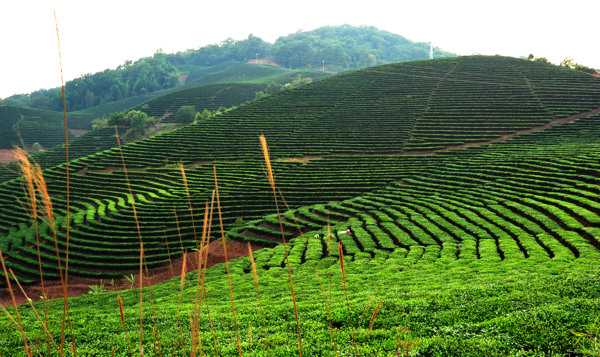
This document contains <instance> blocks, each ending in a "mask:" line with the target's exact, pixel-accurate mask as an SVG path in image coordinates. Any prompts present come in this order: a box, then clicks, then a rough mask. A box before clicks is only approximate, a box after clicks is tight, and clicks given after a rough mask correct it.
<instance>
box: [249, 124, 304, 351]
mask: <svg viewBox="0 0 600 357" xmlns="http://www.w3.org/2000/svg"><path fill="white" fill-rule="evenodd" d="M259 139H260V145H261V147H262V151H263V154H264V157H265V162H266V165H267V177H268V179H269V183H270V184H271V189H272V190H273V198H274V199H275V209H276V210H277V219H278V220H279V228H280V230H281V238H282V240H283V250H284V251H285V261H286V264H287V268H288V276H289V279H290V288H291V291H292V302H293V304H294V314H295V317H296V327H297V329H298V350H299V353H300V357H302V334H301V332H300V319H299V318H298V306H297V304H296V294H295V292H294V280H293V279H292V268H291V267H290V259H289V254H288V249H287V243H286V241H285V234H284V230H283V223H282V222H281V213H280V212H279V203H278V200H277V191H276V189H275V177H274V175H273V168H272V167H271V159H270V157H269V147H268V146H267V139H266V138H265V136H264V135H261V136H260V137H259Z"/></svg>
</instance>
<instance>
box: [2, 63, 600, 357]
mask: <svg viewBox="0 0 600 357" xmlns="http://www.w3.org/2000/svg"><path fill="white" fill-rule="evenodd" d="M598 120H600V80H599V79H597V78H594V77H592V76H589V75H586V74H583V73H581V72H578V71H574V70H569V69H565V68H559V67H555V66H552V65H548V64H543V63H535V62H530V61H526V60H519V59H514V58H507V57H499V56H495V57H481V56H474V57H460V58H445V59H436V60H424V61H413V62H405V63H395V64H388V65H382V66H377V67H371V68H368V69H364V70H358V71H351V72H345V73H342V74H339V75H335V76H332V77H329V78H326V79H323V80H320V81H315V82H313V83H310V84H308V85H305V86H302V87H299V88H297V89H293V90H289V91H284V92H280V93H277V94H273V95H270V96H267V97H265V98H264V99H262V100H260V101H256V102H252V103H250V104H248V105H245V106H243V107H240V108H237V109H236V110H232V111H230V112H227V113H225V114H224V115H221V116H218V117H213V118H210V119H208V120H206V121H203V122H200V123H197V124H193V125H188V126H185V127H182V128H180V129H177V130H174V131H172V132H169V133H165V134H161V135H157V136H155V137H152V138H149V139H146V140H142V141H139V142H135V143H131V144H128V145H125V146H123V148H122V150H120V149H118V148H113V149H109V150H106V151H103V152H99V153H96V154H92V155H89V156H85V157H81V158H78V159H76V160H73V161H71V162H70V165H69V172H70V177H69V178H70V199H71V204H70V218H69V221H67V220H66V218H65V212H66V200H65V184H66V175H65V173H66V165H65V164H61V165H58V166H55V167H52V168H47V169H45V170H44V177H45V178H46V180H47V183H48V189H49V192H50V197H52V200H53V201H52V202H53V206H54V212H55V215H56V227H57V230H56V237H57V240H56V245H57V246H58V247H59V250H60V254H61V259H62V260H63V264H62V265H63V266H64V265H65V263H66V261H65V260H64V254H65V251H66V242H67V233H66V231H67V230H66V228H67V226H68V227H69V237H68V239H69V262H68V264H69V276H72V277H86V278H95V279H98V280H99V279H101V278H102V279H111V278H118V277H122V276H123V275H129V274H132V273H135V272H136V271H137V270H138V269H139V259H140V241H141V242H143V253H144V257H145V261H146V263H147V266H148V267H149V268H157V267H161V266H165V265H168V264H170V263H171V262H172V260H173V259H175V258H177V257H181V256H182V255H183V254H184V251H186V250H187V251H192V250H193V249H195V248H197V244H198V240H199V238H198V237H199V236H200V231H201V229H200V228H199V227H200V225H201V224H200V222H203V221H204V219H205V213H204V212H205V208H206V207H207V204H208V203H210V202H211V197H212V195H213V190H214V189H215V182H214V180H215V178H214V175H215V172H216V176H217V177H218V181H219V196H220V206H221V209H222V216H223V222H224V226H225V229H224V232H223V233H224V234H226V235H227V237H228V239H229V240H232V241H238V242H243V243H246V242H250V243H251V244H252V245H253V246H255V247H265V248H263V249H262V250H260V251H259V252H256V254H255V257H256V267H257V269H258V274H259V275H260V276H261V277H262V278H261V279H263V280H261V289H263V290H264V291H266V296H267V298H266V299H267V300H264V301H269V302H270V304H271V305H272V310H271V311H269V312H267V313H266V317H267V319H268V320H269V325H268V326H267V330H269V331H270V333H271V336H272V339H270V341H271V342H270V343H272V346H273V349H274V350H275V351H278V352H277V353H284V351H288V352H289V351H292V352H290V353H293V354H296V353H297V352H298V348H299V346H298V345H297V342H298V340H297V335H295V331H296V330H295V329H296V324H295V321H294V318H293V310H291V308H290V307H289V305H290V304H289V303H288V302H289V299H290V295H289V294H287V293H285V292H282V291H281V290H282V289H281V287H282V286H285V287H287V286H289V283H290V281H288V280H286V279H287V277H288V274H287V271H288V268H287V266H288V261H289V266H290V268H289V269H290V273H289V274H290V276H292V275H293V276H294V279H296V280H295V283H296V284H297V296H296V298H297V300H298V303H299V305H300V321H301V324H299V325H298V329H303V330H304V332H305V334H304V335H303V338H304V339H306V344H305V346H309V347H307V348H308V351H312V352H306V353H308V354H311V353H312V354H316V353H319V352H318V351H322V350H327V351H329V352H331V353H333V352H334V350H335V351H337V350H339V351H341V352H343V353H350V354H354V353H355V350H356V351H357V352H358V349H359V348H360V350H361V351H362V353H364V354H366V355H382V356H384V355H389V354H391V353H394V352H398V351H400V350H401V346H404V348H408V347H407V346H408V345H409V344H408V343H409V342H410V343H411V344H410V346H411V349H413V348H414V350H416V351H419V353H421V354H423V355H469V354H470V355H543V354H566V353H568V352H570V351H573V350H575V349H577V348H581V346H583V344H585V343H587V340H585V339H580V340H579V342H578V340H577V337H576V336H575V335H574V334H572V333H570V331H571V330H572V331H579V330H581V329H585V328H586V326H588V325H589V324H591V323H593V316H597V315H598V314H599V313H600V304H599V303H598V293H597V291H598V290H597V281H598V280H597V277H598V270H597V261H598V258H599V257H600V215H599V214H600V206H599V203H598V202H599V200H598V198H599V197H598V196H599V195H600V189H599V187H600V171H599V169H600V166H599V165H598V157H599V154H598V152H599V151H598V147H599V146H600V141H599V140H598V138H600V135H599V134H600V132H599V130H600V129H598V125H597V124H598ZM259 135H265V137H266V138H267V141H268V145H269V152H270V156H271V159H272V160H273V162H272V167H273V171H274V173H275V182H276V185H277V188H278V189H279V190H280V191H281V195H282V196H283V197H284V198H285V200H286V204H287V205H289V207H290V210H283V211H285V212H283V211H282V212H283V213H282V217H283V218H282V219H281V221H280V220H279V219H278V217H277V216H276V215H274V212H275V205H274V202H273V191H272V190H271V186H270V184H269V182H268V180H267V179H266V178H265V164H264V161H263V157H262V153H261V147H260V144H259V141H258V137H259ZM122 158H123V159H122ZM123 161H124V162H125V165H126V167H127V175H125V171H124V170H123V163H122V162H123ZM183 171H184V172H185V176H183ZM22 185H23V183H22V182H21V180H19V179H12V180H8V181H5V182H2V183H0V202H1V205H0V234H2V235H1V236H0V237H1V238H0V248H1V249H2V252H3V253H4V257H5V260H6V264H7V266H8V267H10V268H11V269H12V270H13V271H14V273H15V275H16V276H17V277H18V278H19V280H20V281H21V282H22V283H26V284H35V283H36V282H38V281H39V270H38V269H39V267H38V254H39V259H40V261H41V266H42V267H43V272H44V279H48V280H51V279H57V278H58V277H59V271H58V268H57V265H56V263H55V261H56V252H55V250H54V244H55V243H54V242H55V241H54V238H53V234H52V230H51V229H50V227H49V226H48V225H47V224H46V223H40V225H39V232H40V233H39V234H40V239H39V253H38V240H37V239H36V235H35V227H34V226H33V225H32V223H31V219H30V217H29V215H28V214H27V212H26V210H25V209H24V207H23V206H22V205H21V204H20V202H27V199H26V198H25V197H23V190H22ZM129 185H131V191H130V189H129V187H128V186H129ZM130 192H131V193H133V194H131V193H130ZM188 192H189V194H188ZM132 202H135V209H134V208H133V205H132ZM280 203H281V201H280ZM280 208H281V205H280ZM215 210H216V208H215ZM215 214H216V213H215ZM136 221H139V222H140V224H139V228H138V225H137V224H136ZM328 226H331V232H332V233H331V239H332V241H333V244H335V245H337V244H338V242H339V243H340V246H339V247H340V248H339V250H338V249H337V247H335V246H334V247H333V248H332V246H331V245H330V244H331V242H330V241H329V240H328V235H329V234H328ZM280 227H281V228H282V231H280ZM138 229H139V231H138ZM210 229H211V232H212V234H211V237H212V239H213V240H214V239H218V238H219V237H220V235H221V232H220V230H221V228H220V225H219V222H218V221H217V219H216V218H212V221H211V225H210ZM346 232H349V233H348V234H346ZM317 234H318V236H317ZM282 238H285V239H286V241H287V243H288V244H287V245H286V246H284V245H282V244H281V242H282ZM288 255H289V260H288V259H287V256H288ZM341 259H343V261H344V262H345V264H346V271H347V273H346V274H348V285H349V286H350V296H351V297H350V300H349V302H348V305H347V306H346V305H345V304H344V295H345V294H347V292H346V291H345V290H342V289H341V288H340V285H339V284H341V283H340V281H341V280H340V279H342V278H343V279H345V278H344V277H343V276H340V274H341V273H342V272H343V271H344V270H343V269H344V268H342V267H341V266H340V260H341ZM230 268H231V271H232V274H233V279H234V283H235V284H234V285H235V295H236V298H237V299H238V303H239V301H240V300H241V301H243V303H242V305H243V307H242V309H241V311H239V314H240V315H239V316H240V321H243V324H244V327H243V328H246V329H247V328H248V326H254V327H252V328H254V329H259V328H260V329H261V331H262V327H259V326H261V325H260V323H259V322H258V320H256V319H257V316H256V308H257V307H256V302H255V300H252V301H254V302H251V299H254V298H253V297H251V295H252V294H254V290H253V288H252V286H251V284H252V283H251V281H252V264H251V262H250V259H249V258H248V257H246V258H241V259H236V260H235V261H232V262H230V265H229V266H228V267H227V270H229V269H230ZM225 270H226V269H225V266H224V265H217V266H215V267H212V268H209V269H208V270H207V279H208V281H207V287H208V291H210V295H211V297H212V299H213V306H212V307H211V308H213V309H214V308H215V307H218V310H220V311H221V312H223V310H226V309H230V308H231V306H229V307H227V303H228V302H229V300H228V299H229V295H228V292H226V291H225V288H224V287H225V286H226V284H227V283H226V282H225V280H227V276H226V275H225ZM315 271H316V272H317V275H315ZM196 276H197V275H196V273H191V274H190V275H188V279H189V280H188V284H189V285H188V288H187V290H185V292H186V293H187V292H189V293H190V294H193V293H194V291H196V290H195V289H196V288H195V279H196ZM326 276H328V277H329V291H330V293H329V294H330V296H331V294H333V295H332V296H333V298H329V304H328V303H327V299H326V298H325V299H323V298H322V297H321V295H320V294H321V293H323V294H325V293H324V292H323V289H324V286H323V284H326V282H323V281H321V279H322V278H323V277H326ZM290 279H291V278H290ZM331 279H337V280H336V281H338V283H337V284H338V285H335V286H334V288H333V289H334V290H335V291H334V292H333V293H331V290H332V285H331V284H332V283H331ZM183 282H184V280H182V284H183ZM174 284H175V281H170V282H166V283H163V284H161V285H158V286H156V287H155V288H153V289H154V297H155V299H157V302H158V304H159V309H160V310H161V311H162V312H166V313H167V314H168V312H167V311H171V312H173V311H174V309H179V307H178V305H177V302H176V301H177V298H176V297H177V296H178V295H177V294H179V293H178V292H179V287H178V286H179V285H177V286H176V287H174V286H173V285H174ZM176 284H179V281H178V282H176ZM345 284H346V283H345V280H344V287H345ZM107 294H111V295H109V296H110V299H112V300H115V294H116V293H107ZM123 295H124V297H125V299H126V305H127V306H130V308H129V309H128V313H130V314H135V308H136V306H137V305H136V304H137V302H136V295H135V293H134V292H131V293H123ZM183 295H185V294H183ZM107 296H108V295H107ZM252 296H254V295H252ZM346 296H347V295H346ZM102 297H103V296H98V297H96V296H90V297H87V298H80V299H76V300H75V301H73V304H75V307H74V309H75V311H77V312H79V313H80V314H85V309H90V308H91V306H93V309H94V310H95V311H97V312H96V313H97V314H98V315H100V316H103V317H105V318H106V319H108V320H110V321H113V322H114V325H119V324H118V313H117V314H116V315H115V316H114V317H109V315H110V314H111V311H112V312H113V313H114V312H115V311H117V310H118V308H117V310H115V306H114V304H113V306H112V307H103V306H101V305H102V303H101V301H102V300H101V299H102ZM332 299H333V301H334V303H332V302H331V300H332ZM373 299H375V301H376V300H377V299H382V301H384V302H383V304H382V306H381V307H382V310H381V311H380V312H379V314H380V316H377V320H376V319H375V318H376V315H377V311H375V312H373V306H374V305H373V306H371V305H370V301H371V300H373ZM191 300H193V299H191ZM321 300H324V302H323V301H321ZM264 301H263V302H264ZM315 301H319V307H318V308H317V307H315V304H316V302H315ZM345 301H348V298H347V297H346V299H345ZM367 301H369V303H367ZM148 303H149V302H146V306H147V304H148ZM321 303H322V304H323V305H321ZM184 306H185V307H184V310H183V311H185V309H188V310H192V309H193V307H192V306H194V305H193V302H192V301H188V302H186V303H185V305H184ZM137 307H138V308H139V306H137ZM378 307H379V305H378ZM177 311H178V310H177ZM214 311H215V310H213V312H214ZM226 311H229V310H226ZM367 312H368V315H367V317H366V318H365V314H367ZM23 313H24V314H25V316H28V318H29V320H30V321H31V319H34V317H33V316H32V315H31V312H28V311H27V309H26V308H24V309H23ZM146 314H149V311H146ZM186 314H187V313H186ZM371 314H373V315H372V316H373V317H372V319H373V320H372V322H371V324H372V325H371V327H369V326H368V323H366V322H368V320H369V318H370V316H371ZM361 315H362V317H363V318H360V316H361ZM182 316H185V317H184V320H185V319H187V315H182ZM165 319H166V320H165V321H161V322H160V323H158V322H156V323H155V326H156V327H157V328H159V327H160V328H161V329H162V331H173V327H172V326H173V325H174V324H173V321H174V320H173V318H166V317H165ZM223 319H225V320H226V321H220V322H219V324H220V326H222V328H221V329H218V330H219V332H217V335H218V336H217V337H216V338H215V340H218V341H221V348H223V349H224V350H226V351H229V353H234V354H235V351H236V349H235V342H232V340H234V339H232V338H231V336H229V337H228V336H227V334H228V333H229V334H231V331H233V327H232V321H231V315H230V312H226V313H225V317H223ZM359 319H360V321H361V322H360V323H359V322H358V320H359ZM363 320H365V321H363ZM0 321H2V323H5V322H4V320H0ZM373 322H375V325H373ZM130 323H132V324H133V323H134V322H133V321H130ZM151 323H152V322H151V321H150V319H149V320H148V321H147V322H146V328H147V329H149V328H150V327H148V326H149V325H150V324H151ZM6 324H9V323H8V322H6ZM189 325H190V323H189V322H188V323H187V326H188V328H189ZM407 325H410V327H409V328H407V327H406V326H407ZM0 326H2V325H0ZM300 326H301V327H300ZM310 326H313V327H310ZM403 326H404V327H403ZM117 327H119V326H117ZM117 327H113V328H107V334H106V335H104V336H105V337H103V338H101V341H92V342H89V341H88V342H86V339H87V337H86V336H88V335H87V333H86V332H84V331H81V330H78V331H79V333H80V334H81V336H82V337H81V339H82V341H78V343H79V344H80V345H82V346H86V347H81V348H88V349H89V350H92V349H93V348H100V349H102V350H107V351H108V350H110V347H109V346H110V344H112V345H113V346H114V345H115V344H118V345H120V348H121V349H120V350H121V351H126V347H125V346H124V345H123V344H122V342H117V341H121V340H122V337H120V336H119V334H120V332H117V331H122V330H118V329H117ZM138 327H139V326H138ZM0 328H1V327H0ZM371 328H373V332H372V333H373V335H371V337H369V334H370V333H371ZM401 329H402V332H400V331H401ZM332 330H335V331H336V332H335V333H336V336H337V337H336V338H337V341H338V345H339V349H338V345H335V347H334V345H333V344H332V343H331V342H327V341H331V336H332ZM4 331H8V328H5V329H4ZM202 331H204V332H203V333H206V334H209V333H210V332H209V327H208V321H205V322H203V323H202ZM228 331H229V332H228ZM307 331H309V332H307ZM407 331H408V332H407ZM411 331H412V335H411ZM13 334H14V337H12V338H11V340H10V341H11V346H12V347H10V348H18V347H16V346H17V345H18V344H17V342H14V341H15V340H18V334H16V332H13ZM242 334H243V341H244V345H243V346H244V351H249V349H252V348H253V347H254V351H256V350H257V349H259V350H260V351H261V353H262V352H263V351H264V350H263V349H262V345H260V346H259V345H258V343H255V344H254V346H252V342H251V341H252V337H251V336H252V334H251V332H243V333H242ZM171 335H172V333H171ZM186 336H187V335H186ZM163 338H165V339H166V340H169V341H170V342H169V343H170V344H171V345H172V344H173V343H175V342H173V337H172V336H170V337H167V335H166V334H163ZM255 338H256V339H261V341H262V337H255ZM175 339H177V338H176V337H175ZM205 340H206V341H205ZM209 340H210V339H209V338H208V337H206V338H205V339H203V341H202V344H203V349H205V350H206V351H209V350H210V351H213V347H212V344H211V343H212V341H209ZM105 341H110V343H109V344H108V345H106V344H105V345H103V343H104V342H105ZM145 341H146V344H147V346H148V347H146V348H152V346H155V344H154V345H153V343H152V342H149V341H152V331H146V332H145ZM352 341H355V342H352ZM400 341H403V342H404V344H401V342H400ZM413 342H414V344H413ZM262 343H264V342H262ZM357 345H358V346H360V347H357ZM164 346H166V345H164ZM165 348H166V347H165ZM172 348H173V351H175V350H178V348H175V347H172ZM215 349H216V345H215ZM405 351H406V349H405ZM123 353H125V352H123ZM207 353H208V352H207ZM211 353H212V352H211Z"/></svg>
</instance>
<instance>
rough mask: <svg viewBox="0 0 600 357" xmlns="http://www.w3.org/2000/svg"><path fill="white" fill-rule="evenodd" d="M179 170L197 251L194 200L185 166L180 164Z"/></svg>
mask: <svg viewBox="0 0 600 357" xmlns="http://www.w3.org/2000/svg"><path fill="white" fill-rule="evenodd" d="M179 168H180V170H181V177H182V178H183V185H184V186H185V193H186V195H187V199H188V204H189V206H190V218H191V220H192V229H193V232H194V241H195V242H196V249H200V247H199V246H198V239H197V238H196V224H195V223H194V210H193V209H192V199H191V197H190V191H189V189H188V183H187V178H186V176H185V169H184V168H183V164H182V163H180V164H179Z"/></svg>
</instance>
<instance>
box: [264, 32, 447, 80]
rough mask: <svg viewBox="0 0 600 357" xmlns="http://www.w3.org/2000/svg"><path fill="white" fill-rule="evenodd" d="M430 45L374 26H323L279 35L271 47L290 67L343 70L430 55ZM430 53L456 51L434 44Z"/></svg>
mask: <svg viewBox="0 0 600 357" xmlns="http://www.w3.org/2000/svg"><path fill="white" fill-rule="evenodd" d="M429 51H430V46H429V44H427V43H424V42H413V41H410V40H408V39H406V38H405V37H402V36H400V35H396V34H393V33H391V32H387V31H382V30H379V29H377V28H376V27H373V26H360V27H355V26H350V25H343V26H326V27H321V28H318V29H316V30H313V31H298V32H296V33H294V34H291V35H288V36H285V37H280V38H279V39H277V41H276V42H275V44H274V45H273V47H272V56H273V58H274V59H275V60H276V61H278V62H280V63H281V64H289V65H290V66H292V67H297V66H306V65H308V64H310V65H312V66H319V67H321V66H325V67H326V68H328V69H333V68H334V69H336V70H337V71H339V70H345V69H349V68H355V69H356V68H364V67H371V66H375V65H378V64H385V63H392V62H403V61H411V60H418V59H427V58H429ZM433 55H434V57H435V58H439V57H454V56H456V54H454V53H450V52H446V51H442V50H441V49H439V48H437V47H434V48H433Z"/></svg>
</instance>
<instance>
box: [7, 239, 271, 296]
mask: <svg viewBox="0 0 600 357" xmlns="http://www.w3.org/2000/svg"><path fill="white" fill-rule="evenodd" d="M260 248H262V247H252V250H253V251H255V250H258V249H260ZM246 255H248V246H247V244H244V243H240V242H236V241H230V242H229V243H227V258H228V259H234V258H237V257H242V256H246ZM185 259H186V260H187V262H186V270H185V273H189V272H190V271H194V270H197V269H198V255H197V253H196V252H194V253H186V254H185ZM223 262H225V256H224V254H223V247H222V245H221V244H220V243H219V241H214V242H212V243H210V244H209V245H208V259H207V266H208V267H210V266H213V265H215V264H218V263H223ZM182 267H183V257H180V258H179V259H177V260H174V261H173V263H172V264H171V265H167V266H164V267H160V268H155V269H150V270H149V271H148V273H149V274H148V275H146V274H144V278H143V285H144V286H150V285H154V284H158V283H161V282H163V281H166V280H168V279H171V278H173V277H175V276H181V273H182V271H181V270H182ZM133 275H134V277H135V283H134V288H138V287H139V281H140V277H139V273H137V274H136V273H134V274H133ZM11 285H12V289H13V293H14V295H15V300H16V302H17V304H18V305H20V304H23V303H26V302H27V300H26V298H25V296H23V294H22V293H21V292H20V291H19V287H18V286H16V284H15V283H14V282H11ZM93 285H100V279H91V278H80V277H75V276H69V290H68V291H67V296H69V297H75V296H80V295H84V294H87V293H88V292H89V291H90V286H93ZM103 285H104V288H105V289H106V290H108V291H116V290H127V289H130V288H131V286H130V284H129V282H128V281H127V279H125V278H120V279H115V280H114V286H112V285H111V284H110V279H108V280H104V281H103ZM23 288H24V290H25V293H26V294H27V296H28V297H29V298H30V299H32V300H33V301H40V300H41V299H40V296H41V295H42V286H41V285H39V284H36V285H29V286H24V287H23ZM44 290H45V291H46V296H48V298H49V299H59V298H62V297H63V291H62V285H61V284H60V281H56V280H53V281H45V282H44ZM11 305H12V300H11V296H10V293H9V291H8V289H7V288H2V289H0V306H11Z"/></svg>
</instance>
